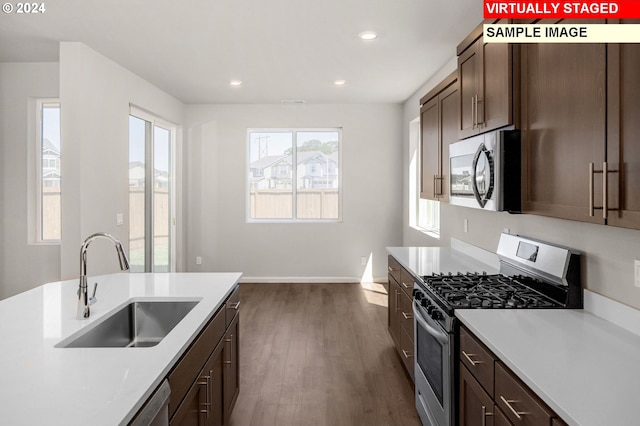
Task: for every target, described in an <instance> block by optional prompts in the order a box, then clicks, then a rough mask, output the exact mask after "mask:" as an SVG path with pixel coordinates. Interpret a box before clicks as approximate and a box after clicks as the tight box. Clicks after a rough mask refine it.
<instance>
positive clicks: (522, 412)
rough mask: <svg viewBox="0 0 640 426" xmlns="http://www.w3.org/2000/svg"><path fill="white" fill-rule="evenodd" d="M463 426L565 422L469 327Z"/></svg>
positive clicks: (464, 344)
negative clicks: (477, 337) (473, 333)
mask: <svg viewBox="0 0 640 426" xmlns="http://www.w3.org/2000/svg"><path fill="white" fill-rule="evenodd" d="M459 360H460V381H459V392H458V406H459V424H460V426H477V425H486V426H510V425H529V426H542V425H547V426H548V425H550V424H557V425H562V424H564V423H563V422H562V421H561V420H560V419H559V418H558V416H557V414H555V413H554V412H553V411H552V410H551V409H550V408H549V407H548V406H547V405H546V404H545V403H544V402H542V400H541V399H540V398H538V396H536V395H535V393H533V391H531V389H529V388H528V387H527V386H526V385H525V384H524V383H522V381H521V380H520V379H519V378H518V377H516V376H515V375H514V374H513V373H512V372H511V371H510V370H509V369H508V368H507V367H506V366H505V365H504V364H503V363H502V362H501V361H500V360H499V359H498V358H497V357H496V356H495V355H494V354H493V353H491V351H489V349H487V347H486V346H484V345H483V344H482V343H481V342H479V341H478V340H477V339H476V338H475V337H474V336H473V335H472V334H471V332H470V331H468V330H467V329H466V328H464V327H461V328H460V354H459Z"/></svg>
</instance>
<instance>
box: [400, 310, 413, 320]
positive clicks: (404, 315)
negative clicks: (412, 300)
mask: <svg viewBox="0 0 640 426" xmlns="http://www.w3.org/2000/svg"><path fill="white" fill-rule="evenodd" d="M402 316H403V317H404V319H406V320H410V319H411V318H413V315H411V314H410V313H409V314H408V313H406V312H404V311H403V312H402Z"/></svg>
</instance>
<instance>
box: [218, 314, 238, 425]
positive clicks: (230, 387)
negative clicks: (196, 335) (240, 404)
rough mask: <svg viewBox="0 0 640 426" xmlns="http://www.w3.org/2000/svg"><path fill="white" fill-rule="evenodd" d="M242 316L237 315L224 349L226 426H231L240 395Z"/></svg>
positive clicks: (223, 377) (223, 378) (225, 338)
mask: <svg viewBox="0 0 640 426" xmlns="http://www.w3.org/2000/svg"><path fill="white" fill-rule="evenodd" d="M239 338H240V315H238V314H236V315H235V317H234V318H233V320H232V321H231V324H230V325H229V328H227V332H226V334H225V335H224V342H223V343H224V346H223V349H222V359H223V360H224V361H223V365H224V368H223V370H222V382H223V384H224V389H223V394H224V401H223V403H224V405H223V410H222V411H223V413H224V424H229V419H230V418H231V412H232V411H233V407H234V405H235V403H236V400H237V399H238V394H239V393H240V368H238V367H239V362H240V351H239V349H240V346H239V345H238V343H239V341H240V340H239Z"/></svg>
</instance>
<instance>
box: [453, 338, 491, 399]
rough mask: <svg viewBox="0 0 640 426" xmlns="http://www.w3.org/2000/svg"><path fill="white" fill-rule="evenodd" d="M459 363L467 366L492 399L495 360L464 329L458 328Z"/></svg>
mask: <svg viewBox="0 0 640 426" xmlns="http://www.w3.org/2000/svg"><path fill="white" fill-rule="evenodd" d="M460 361H462V363H463V364H464V365H466V366H467V368H468V369H469V371H470V372H471V374H473V376H474V377H475V378H476V380H478V382H479V383H480V384H481V385H482V387H483V388H484V390H486V391H487V393H488V394H489V395H491V397H493V395H494V393H493V386H494V381H493V378H494V368H495V367H494V364H495V358H494V356H493V354H492V353H491V352H489V350H488V349H486V348H485V346H484V345H483V344H482V343H480V342H478V341H477V340H476V339H475V337H473V336H472V335H471V333H470V332H469V331H467V329H465V328H464V327H461V328H460Z"/></svg>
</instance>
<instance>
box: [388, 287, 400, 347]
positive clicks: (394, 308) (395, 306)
mask: <svg viewBox="0 0 640 426" xmlns="http://www.w3.org/2000/svg"><path fill="white" fill-rule="evenodd" d="M401 295H402V290H400V286H399V285H398V283H397V282H396V280H395V279H393V277H392V276H391V275H389V334H391V338H392V339H393V342H394V343H395V344H396V347H400V296H401Z"/></svg>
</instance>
